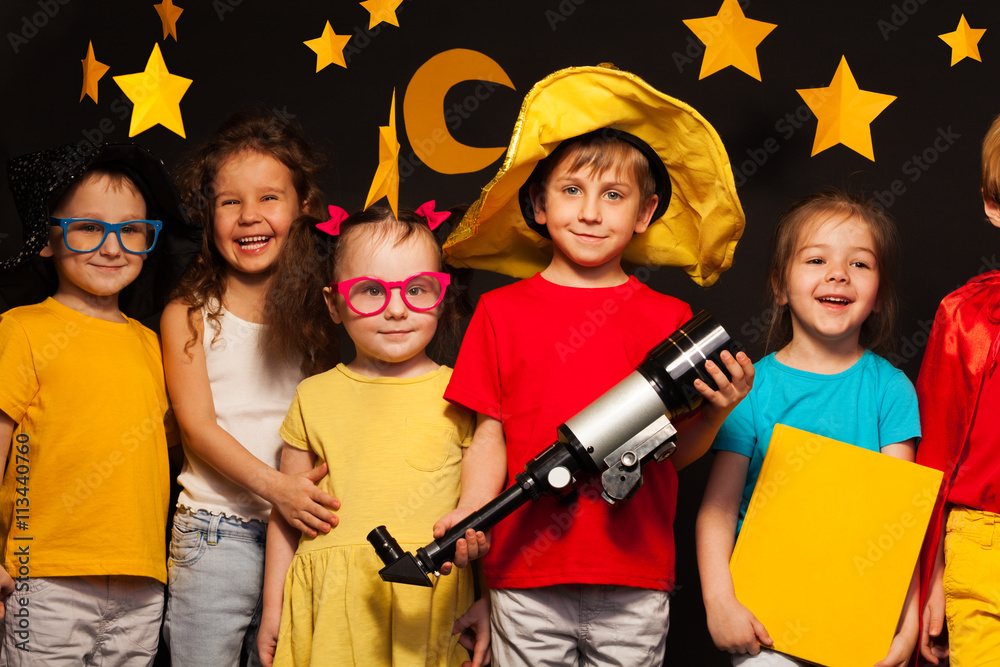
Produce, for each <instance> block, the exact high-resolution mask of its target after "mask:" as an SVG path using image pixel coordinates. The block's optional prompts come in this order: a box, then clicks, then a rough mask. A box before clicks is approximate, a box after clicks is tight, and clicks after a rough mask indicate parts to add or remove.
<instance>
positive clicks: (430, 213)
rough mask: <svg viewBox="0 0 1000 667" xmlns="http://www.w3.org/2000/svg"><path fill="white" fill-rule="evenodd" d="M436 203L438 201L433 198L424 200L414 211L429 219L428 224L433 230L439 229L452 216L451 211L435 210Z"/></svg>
mask: <svg viewBox="0 0 1000 667" xmlns="http://www.w3.org/2000/svg"><path fill="white" fill-rule="evenodd" d="M435 203H436V202H435V201H434V200H433V199H432V200H430V201H429V202H424V203H423V204H421V205H420V207H419V208H417V210H416V211H414V213H416V214H417V215H419V216H420V217H421V218H423V219H425V220H426V221H427V226H428V227H430V228H431V229H432V230H434V229H437V228H438V227H439V226H440V225H441V223H442V222H444V221H445V220H447V219H448V218H449V217H451V212H450V211H435V210H434V204H435Z"/></svg>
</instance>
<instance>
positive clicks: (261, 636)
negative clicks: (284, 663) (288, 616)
mask: <svg viewBox="0 0 1000 667" xmlns="http://www.w3.org/2000/svg"><path fill="white" fill-rule="evenodd" d="M280 622H281V621H280V619H271V618H269V617H268V614H266V613H265V614H264V615H263V616H262V617H261V619H260V628H259V629H258V630H257V653H259V654H260V664H261V665H262V666H263V667H271V666H272V665H273V664H274V653H275V651H276V650H277V648H278V626H279V625H280Z"/></svg>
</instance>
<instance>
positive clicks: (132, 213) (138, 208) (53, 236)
mask: <svg viewBox="0 0 1000 667" xmlns="http://www.w3.org/2000/svg"><path fill="white" fill-rule="evenodd" d="M52 215H53V217H57V218H91V219H93V220H103V221H104V222H108V223H119V222H126V221H129V220H144V219H145V218H146V202H145V200H144V199H143V197H142V194H140V193H139V191H138V190H137V189H136V187H135V185H134V184H133V183H132V182H130V181H128V180H127V179H123V178H117V179H116V178H114V177H112V176H109V175H107V174H93V175H89V176H84V178H83V179H82V180H81V181H79V182H78V183H76V184H75V185H73V186H72V187H71V188H70V190H69V191H68V192H67V193H66V194H65V195H64V196H63V198H62V199H61V200H60V201H59V204H58V205H57V206H56V207H55V209H54V210H53V211H52ZM39 254H40V255H41V256H42V257H51V258H52V261H53V262H54V264H55V268H56V272H57V273H58V275H59V287H58V289H57V290H56V293H55V295H54V298H55V299H56V301H59V302H60V303H62V304H64V305H67V306H69V307H70V308H73V309H74V310H76V311H78V312H83V313H86V314H89V315H93V316H95V317H105V318H106V319H114V320H121V315H120V314H119V313H118V293H119V292H121V291H122V289H124V288H125V287H127V286H128V285H129V284H131V283H132V281H133V280H135V279H136V278H137V277H138V276H139V272H140V271H141V270H142V262H143V260H145V259H146V255H144V254H143V255H135V254H132V253H127V252H124V251H123V250H122V249H121V246H120V245H119V244H118V238H117V237H116V236H115V235H114V234H108V236H107V238H106V239H105V240H104V243H103V244H101V247H100V248H98V249H97V250H94V251H93V252H86V253H79V252H73V251H71V250H70V249H69V248H67V247H66V244H65V243H63V231H62V229H60V228H59V227H54V226H53V227H51V228H50V230H49V242H48V244H47V245H46V246H45V247H44V248H42V250H41V252H40V253H39Z"/></svg>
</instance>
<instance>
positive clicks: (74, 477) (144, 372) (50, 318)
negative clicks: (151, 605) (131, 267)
mask: <svg viewBox="0 0 1000 667" xmlns="http://www.w3.org/2000/svg"><path fill="white" fill-rule="evenodd" d="M0 377H3V382H2V383H0V410H3V411H4V412H5V413H7V415H8V416H10V417H11V418H12V419H13V420H14V421H15V422H16V423H17V427H16V428H15V430H14V440H13V442H12V443H11V449H10V456H9V457H8V459H7V466H6V471H5V473H4V477H3V482H2V484H0V535H2V536H3V564H4V567H5V568H6V569H7V571H8V572H9V573H10V574H11V575H12V576H14V577H19V576H20V577H57V576H86V575H134V576H145V577H152V578H155V579H157V580H159V581H162V582H164V583H165V582H166V575H167V571H166V554H165V547H164V540H165V537H164V536H165V535H166V520H167V504H168V501H169V496H170V493H169V474H170V473H169V467H168V464H167V437H168V436H167V430H168V429H167V428H165V426H164V424H165V420H166V419H167V417H168V408H169V406H168V403H167V393H166V386H165V383H164V378H163V361H162V357H161V354H160V344H159V340H158V339H157V337H156V334H155V333H153V332H152V331H150V330H149V329H147V328H146V327H144V326H143V325H142V324H140V323H139V322H137V321H136V320H132V319H129V320H128V321H127V322H125V323H117V322H108V321H105V320H100V319H97V318H93V317H88V316H86V315H83V314H81V313H78V312H76V311H75V310H73V309H71V308H69V307H67V306H64V305H62V304H60V303H59V302H57V301H55V300H53V299H51V298H50V299H47V300H45V301H44V302H42V303H40V304H36V305H33V306H25V307H22V308H15V309H13V310H10V311H8V312H6V313H4V314H3V315H0ZM171 416H172V415H171ZM170 422H171V426H170V428H169V430H170V431H171V438H172V439H176V435H177V434H176V428H175V427H174V426H173V420H172V419H170Z"/></svg>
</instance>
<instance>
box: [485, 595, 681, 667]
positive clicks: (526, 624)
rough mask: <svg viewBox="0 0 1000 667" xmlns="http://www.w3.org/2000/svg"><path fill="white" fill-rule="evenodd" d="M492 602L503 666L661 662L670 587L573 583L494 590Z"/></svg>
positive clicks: (624, 666)
mask: <svg viewBox="0 0 1000 667" xmlns="http://www.w3.org/2000/svg"><path fill="white" fill-rule="evenodd" d="M490 602H491V603H492V605H493V609H492V613H491V616H490V622H491V624H492V628H493V634H492V639H493V662H494V664H495V665H497V666H498V667H512V666H514V665H518V666H520V665H526V666H530V667H539V666H542V665H559V666H560V667H561V666H563V665H579V666H580V667H583V666H588V667H589V666H591V665H602V666H604V665H606V666H608V667H644V666H648V667H660V666H661V665H662V664H663V655H664V652H665V650H666V641H667V630H668V628H669V627H670V599H669V594H668V593H667V592H666V591H654V590H648V589H645V588H630V587H627V586H605V585H595V584H586V585H577V584H574V585H566V586H545V587H542V588H511V589H505V590H491V591H490Z"/></svg>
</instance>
